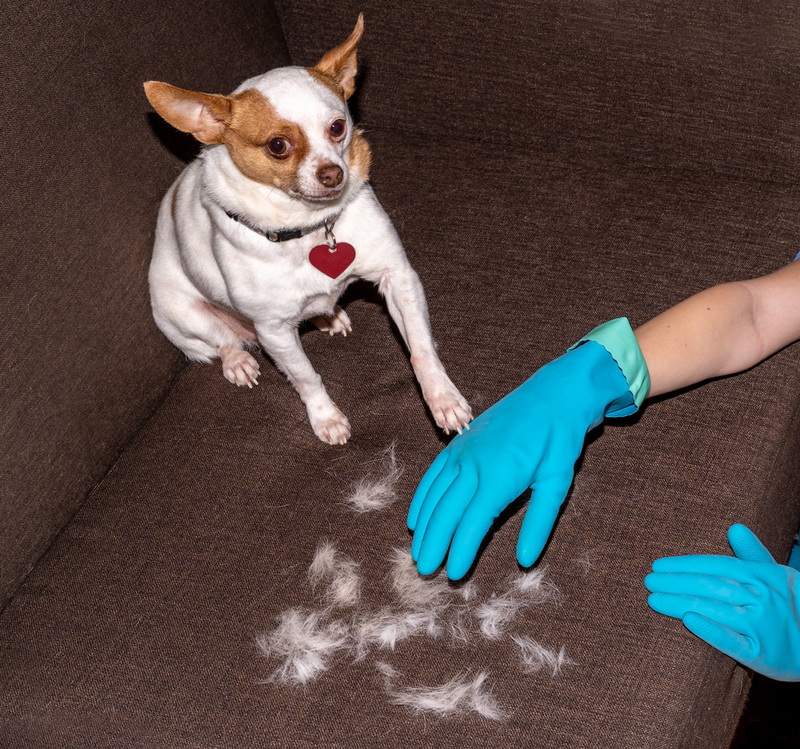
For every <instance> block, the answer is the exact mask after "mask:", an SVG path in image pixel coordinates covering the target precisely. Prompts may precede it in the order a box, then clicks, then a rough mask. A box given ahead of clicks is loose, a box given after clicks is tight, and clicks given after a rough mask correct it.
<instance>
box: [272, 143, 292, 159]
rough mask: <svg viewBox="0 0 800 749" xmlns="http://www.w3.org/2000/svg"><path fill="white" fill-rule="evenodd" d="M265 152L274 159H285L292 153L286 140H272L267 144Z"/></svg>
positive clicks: (290, 146)
mask: <svg viewBox="0 0 800 749" xmlns="http://www.w3.org/2000/svg"><path fill="white" fill-rule="evenodd" d="M267 150H268V151H269V153H270V155H271V156H274V157H275V158H276V159H285V158H286V157H287V156H288V155H289V154H290V153H291V152H292V144H291V143H289V141H288V140H286V138H273V139H272V140H271V141H270V142H269V143H267Z"/></svg>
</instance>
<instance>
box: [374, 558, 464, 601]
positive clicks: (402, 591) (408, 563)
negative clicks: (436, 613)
mask: <svg viewBox="0 0 800 749" xmlns="http://www.w3.org/2000/svg"><path fill="white" fill-rule="evenodd" d="M389 563H390V564H391V568H392V570H391V581H392V588H393V589H394V592H395V594H396V595H397V598H398V601H399V602H400V604H401V605H403V606H406V607H408V608H411V609H432V608H435V609H441V608H442V607H444V606H445V605H446V603H447V598H448V597H449V596H450V595H452V592H453V588H451V587H450V585H449V584H448V582H447V579H442V578H436V577H434V578H430V577H428V578H426V577H422V576H421V575H420V574H419V572H417V565H416V564H415V563H414V560H413V559H412V557H411V553H410V552H409V551H408V549H397V548H395V549H393V550H392V553H391V554H390V556H389Z"/></svg>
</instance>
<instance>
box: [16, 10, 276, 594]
mask: <svg viewBox="0 0 800 749" xmlns="http://www.w3.org/2000/svg"><path fill="white" fill-rule="evenodd" d="M271 12H272V11H271V10H269V9H268V8H265V6H264V5H263V4H260V3H236V4H235V5H234V6H231V7H229V4H227V3H225V4H222V3H212V2H203V3H192V4H189V3H182V2H163V3H158V4H148V3H141V4H140V3H136V4H130V3H128V4H123V5H120V4H119V3H111V2H80V3H77V2H59V3H37V4H36V5H35V7H33V6H31V5H30V4H29V3H21V2H17V1H16V0H11V1H10V2H8V3H4V4H3V7H2V9H1V10H0V22H1V23H2V27H3V29H4V35H3V45H2V52H0V55H2V56H3V61H4V63H5V64H4V65H3V69H4V71H5V74H4V75H5V82H4V86H3V126H2V127H3V142H4V147H3V149H2V155H0V179H2V183H3V185H5V190H4V194H3V198H2V201H0V205H2V227H3V232H2V252H0V267H2V274H3V295H2V299H1V300H0V305H2V306H1V307H0V347H2V361H3V387H2V391H0V392H2V394H1V395H0V454H2V472H3V473H2V482H0V605H2V603H3V602H4V601H5V600H6V599H7V597H8V595H9V594H10V593H11V592H12V591H13V590H14V588H15V587H16V585H17V584H18V582H19V580H20V579H21V578H22V577H23V576H24V575H25V574H27V572H28V571H29V570H30V568H31V566H32V565H33V564H34V562H35V561H36V559H37V558H38V557H39V556H40V555H41V553H42V551H43V550H44V549H45V548H46V547H47V544H48V543H49V542H50V540H51V539H52V538H53V536H54V535H55V534H56V533H58V531H59V530H60V529H61V527H62V526H63V524H64V523H65V522H66V521H67V520H68V519H69V517H70V516H71V515H72V514H73V513H74V512H75V510H76V509H77V507H78V506H79V505H80V503H81V502H82V501H83V499H84V498H85V496H86V493H87V491H88V490H89V489H90V488H91V487H92V486H93V485H94V484H95V483H96V482H97V481H98V479H99V478H101V477H102V476H103V474H104V473H105V472H106V471H107V470H108V467H109V466H110V464H111V463H112V461H113V460H114V458H115V456H116V454H117V452H118V451H119V449H120V447H121V446H122V445H123V444H124V443H125V442H126V441H127V440H128V439H130V437H131V436H132V435H133V434H134V433H135V432H136V430H137V429H138V428H139V426H140V425H141V423H142V422H143V420H144V419H145V418H146V417H147V416H148V415H149V414H150V413H151V412H152V410H153V408H154V407H155V406H156V405H157V404H158V402H159V400H160V398H161V397H162V396H163V394H164V392H165V390H166V388H167V387H168V386H169V383H170V381H171V379H172V378H173V377H174V376H175V374H176V373H177V372H178V371H179V369H180V367H181V366H182V365H183V357H182V356H181V355H180V354H179V353H178V352H177V351H176V350H175V349H174V348H173V347H172V346H171V345H170V344H169V343H168V342H167V341H166V340H165V339H164V337H163V336H162V335H161V334H160V332H159V331H158V330H157V329H156V327H155V325H154V324H153V322H152V316H151V314H150V305H149V302H148V298H147V264H148V262H149V256H150V251H151V248H152V238H153V229H154V226H155V212H156V210H157V206H158V202H159V200H160V197H161V195H162V194H163V192H164V191H165V190H166V188H167V187H168V185H169V183H170V182H171V181H172V180H173V179H174V178H175V176H176V175H177V174H178V172H179V170H180V169H181V168H182V166H183V164H182V162H181V161H179V160H178V159H176V158H171V157H170V156H169V154H168V153H167V152H166V150H165V146H164V144H163V143H162V142H161V141H160V140H159V138H157V137H156V134H155V133H154V127H155V129H156V130H157V131H158V133H161V132H167V133H168V135H167V137H168V138H169V139H170V142H171V145H172V147H173V148H174V149H175V150H176V152H177V153H178V154H179V155H187V154H193V153H194V151H195V149H194V147H193V146H191V145H189V148H188V149H187V147H186V144H187V143H188V141H187V140H185V139H178V138H175V137H174V135H172V133H169V131H168V129H167V128H165V127H164V125H163V123H160V121H158V120H157V119H155V118H152V117H150V116H148V106H147V100H146V98H145V97H144V93H143V90H142V83H143V82H144V81H145V80H148V79H150V78H156V79H160V78H169V79H171V81H172V82H174V83H176V85H182V86H184V87H186V88H190V87H192V86H198V87H199V86H206V87H208V88H210V89H212V90H213V89H221V90H225V91H227V90H230V89H232V88H233V87H234V86H235V85H238V83H239V82H240V81H241V80H242V79H243V78H244V77H245V75H246V74H248V73H249V72H252V71H255V70H259V69H260V68H261V67H271V66H273V65H276V64H279V63H280V62H282V61H283V60H285V57H284V56H285V54H286V51H285V46H284V43H283V38H282V36H281V33H280V29H279V27H278V25H277V21H276V20H275V19H274V17H271V16H270V13H271ZM211 28H213V29H215V30H214V31H213V33H210V32H211ZM189 140H191V139H189Z"/></svg>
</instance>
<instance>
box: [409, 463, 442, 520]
mask: <svg viewBox="0 0 800 749" xmlns="http://www.w3.org/2000/svg"><path fill="white" fill-rule="evenodd" d="M449 455H450V451H449V450H447V448H445V449H444V450H442V451H441V452H440V453H439V454H438V455H437V456H436V459H435V460H434V461H433V463H431V465H430V466H429V467H428V470H427V471H425V475H424V476H423V477H422V481H420V482H419V486H418V487H417V490H416V491H415V492H414V498H413V499H412V500H411V506H410V507H409V508H408V521H407V522H408V529H409V530H411V531H413V530H414V529H415V528H416V527H417V518H418V517H419V511H420V508H421V507H422V504H423V502H424V501H425V497H426V496H427V495H428V491H429V490H430V488H431V485H432V484H433V482H434V481H435V480H436V478H437V477H438V476H439V474H440V473H441V472H442V470H443V469H444V467H445V464H446V463H447V458H448V457H449Z"/></svg>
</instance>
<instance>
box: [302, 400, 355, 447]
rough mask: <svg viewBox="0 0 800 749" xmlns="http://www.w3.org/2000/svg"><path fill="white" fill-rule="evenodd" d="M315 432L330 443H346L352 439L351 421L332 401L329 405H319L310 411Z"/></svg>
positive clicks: (309, 414)
mask: <svg viewBox="0 0 800 749" xmlns="http://www.w3.org/2000/svg"><path fill="white" fill-rule="evenodd" d="M308 416H309V418H310V419H311V427H312V428H313V429H314V434H316V435H317V437H319V438H320V439H321V440H322V441H323V442H327V443H328V444H329V445H344V444H345V443H346V442H347V440H348V439H350V422H349V421H348V420H347V417H346V416H345V415H344V414H343V413H342V412H341V411H340V410H339V409H338V408H336V406H334V405H333V403H331V405H330V406H329V407H323V406H318V407H316V408H311V409H309V411H308Z"/></svg>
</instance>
